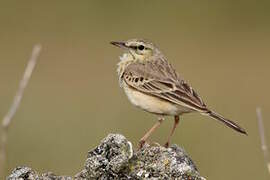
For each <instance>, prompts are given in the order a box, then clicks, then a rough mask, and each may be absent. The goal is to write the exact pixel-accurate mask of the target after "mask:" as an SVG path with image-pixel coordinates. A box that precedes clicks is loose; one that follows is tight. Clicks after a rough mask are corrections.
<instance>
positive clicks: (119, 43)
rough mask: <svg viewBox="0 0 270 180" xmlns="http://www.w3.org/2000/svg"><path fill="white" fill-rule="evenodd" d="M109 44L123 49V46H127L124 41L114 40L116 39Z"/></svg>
mask: <svg viewBox="0 0 270 180" xmlns="http://www.w3.org/2000/svg"><path fill="white" fill-rule="evenodd" d="M111 44H112V45H114V46H117V47H120V48H123V49H124V48H128V47H127V46H126V43H124V42H116V41H112V42H111Z"/></svg>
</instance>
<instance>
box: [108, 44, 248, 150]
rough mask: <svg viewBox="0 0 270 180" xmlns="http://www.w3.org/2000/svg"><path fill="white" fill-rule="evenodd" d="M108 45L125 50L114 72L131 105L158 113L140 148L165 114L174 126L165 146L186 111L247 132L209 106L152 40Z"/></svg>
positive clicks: (244, 132)
mask: <svg viewBox="0 0 270 180" xmlns="http://www.w3.org/2000/svg"><path fill="white" fill-rule="evenodd" d="M111 44H113V45H115V46H118V47H120V48H122V49H125V50H126V53H124V54H123V56H121V57H120V62H119V63H118V69H117V72H118V75H119V83H120V86H121V87H123V89H124V91H125V93H126V95H127V97H128V99H129V100H130V102H131V103H132V104H133V105H135V106H137V107H140V108H141V109H143V110H145V111H148V112H150V113H154V114H157V115H158V116H159V120H158V122H157V123H156V124H155V125H154V126H153V127H152V128H151V129H150V130H149V131H148V132H147V133H146V134H145V135H144V136H143V137H142V138H141V140H140V142H139V145H140V147H142V146H143V144H144V143H145V141H146V140H147V138H148V137H149V136H150V134H151V133H152V132H153V131H154V130H155V129H156V128H157V127H159V126H160V124H161V123H162V121H163V120H164V116H165V115H170V116H174V126H173V128H172V130H171V133H170V135H169V137H168V140H167V142H166V144H165V147H168V146H169V143H170V139H171V137H172V135H173V133H174V130H175V128H176V126H177V124H178V123H179V116H180V115H182V114H184V113H189V112H199V113H201V114H203V115H207V116H210V117H212V118H214V119H216V120H218V121H220V122H222V123H224V124H225V125H226V126H228V127H230V128H233V129H234V130H236V131H238V132H240V133H243V134H247V133H246V131H245V130H244V129H243V128H241V127H240V126H238V125H237V124H236V123H234V122H233V121H230V120H228V119H226V118H224V117H222V116H221V115H219V114H217V113H215V112H214V111H212V110H210V109H208V108H207V106H206V105H205V103H204V102H203V100H202V99H201V97H200V96H199V95H198V94H197V93H196V92H195V91H194V90H193V88H192V87H191V86H189V85H188V84H187V83H186V81H185V80H184V79H183V78H182V77H181V76H180V75H179V74H178V73H177V72H176V71H175V70H174V68H173V67H172V65H171V64H170V63H169V62H168V61H167V59H166V58H165V56H164V55H163V54H162V53H161V52H160V50H159V49H158V48H157V47H156V46H154V44H152V43H151V42H148V41H145V40H139V39H131V40H128V41H126V42H111Z"/></svg>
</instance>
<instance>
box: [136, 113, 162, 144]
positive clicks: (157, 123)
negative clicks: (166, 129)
mask: <svg viewBox="0 0 270 180" xmlns="http://www.w3.org/2000/svg"><path fill="white" fill-rule="evenodd" d="M163 120H164V118H163V117H160V118H159V119H158V122H156V123H155V124H154V126H153V127H152V128H151V129H149V130H148V131H147V132H146V134H145V135H144V136H143V137H142V138H141V139H140V141H139V149H141V148H142V147H143V145H144V143H145V141H146V140H147V139H148V137H149V136H150V135H151V134H152V133H153V132H154V131H155V130H156V129H157V128H158V127H159V126H160V125H161V123H162V122H163Z"/></svg>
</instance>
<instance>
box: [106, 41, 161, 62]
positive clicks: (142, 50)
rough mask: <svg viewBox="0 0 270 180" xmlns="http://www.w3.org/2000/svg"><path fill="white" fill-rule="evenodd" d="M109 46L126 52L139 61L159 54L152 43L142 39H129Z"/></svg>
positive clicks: (113, 42)
mask: <svg viewBox="0 0 270 180" xmlns="http://www.w3.org/2000/svg"><path fill="white" fill-rule="evenodd" d="M111 44H113V45H115V46H117V47H120V48H122V49H125V50H128V52H129V53H130V54H131V55H132V56H133V57H134V59H136V60H141V61H144V60H146V59H149V57H151V56H154V55H156V54H157V53H159V50H158V49H157V48H156V47H155V46H154V44H153V43H151V42H148V41H146V40H142V39H130V40H128V41H121V42H117V41H112V42H111Z"/></svg>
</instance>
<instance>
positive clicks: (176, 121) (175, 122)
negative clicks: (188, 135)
mask: <svg viewBox="0 0 270 180" xmlns="http://www.w3.org/2000/svg"><path fill="white" fill-rule="evenodd" d="M178 124H179V116H174V124H173V128H172V131H171V133H170V135H169V137H168V140H167V142H166V143H165V145H164V146H165V147H166V148H168V147H169V145H170V141H171V137H172V135H173V133H174V131H175V128H176V127H177V125H178Z"/></svg>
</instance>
